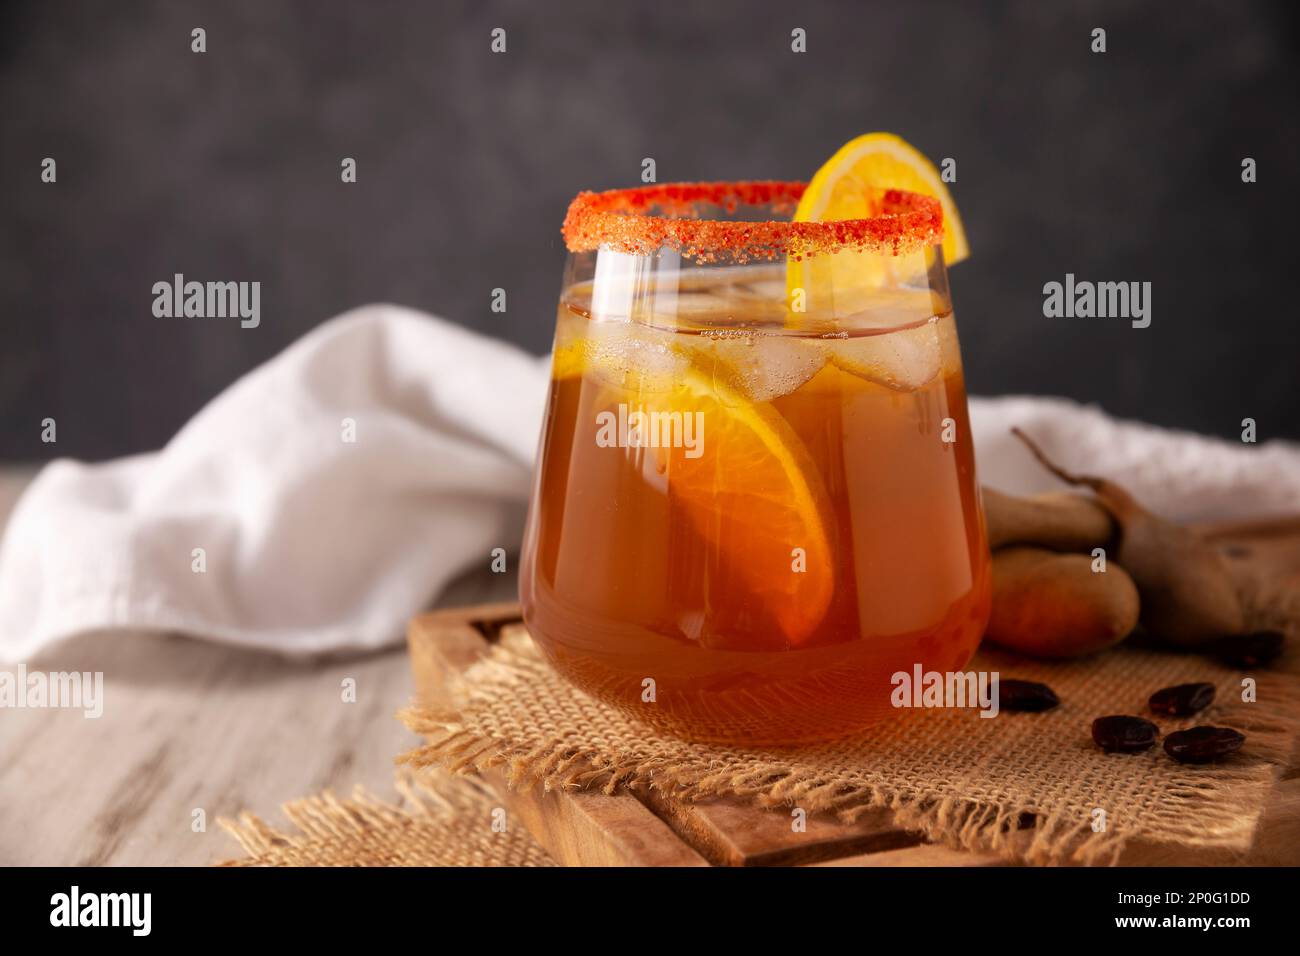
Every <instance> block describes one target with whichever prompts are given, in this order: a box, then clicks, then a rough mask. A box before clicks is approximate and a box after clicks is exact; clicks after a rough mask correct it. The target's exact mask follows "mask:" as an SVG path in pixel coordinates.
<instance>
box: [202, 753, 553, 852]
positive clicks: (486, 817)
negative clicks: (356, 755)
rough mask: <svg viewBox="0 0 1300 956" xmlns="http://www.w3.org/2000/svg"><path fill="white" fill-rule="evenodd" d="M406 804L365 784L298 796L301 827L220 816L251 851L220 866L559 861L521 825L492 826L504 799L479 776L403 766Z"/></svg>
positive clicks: (292, 812)
mask: <svg viewBox="0 0 1300 956" xmlns="http://www.w3.org/2000/svg"><path fill="white" fill-rule="evenodd" d="M397 789H398V791H399V792H400V794H401V804H400V805H397V804H389V803H384V802H382V801H380V800H378V799H376V798H375V797H373V796H371V795H370V794H367V793H366V792H365V791H363V790H360V789H359V790H358V791H357V792H356V793H355V794H354V795H353V797H352V798H351V799H348V800H344V799H339V798H338V797H336V796H334V795H333V794H332V793H328V792H326V793H322V794H319V795H318V796H315V797H308V798H306V799H303V800H295V801H293V802H292V803H288V804H285V806H284V812H285V815H286V816H287V817H288V818H289V820H290V822H291V823H292V824H293V826H294V828H295V830H296V832H285V831H280V830H276V829H274V828H273V827H271V826H269V825H268V824H267V823H266V822H265V821H263V820H262V819H260V818H259V817H256V816H254V815H253V814H251V813H242V814H240V816H239V819H238V820H227V819H222V820H219V821H218V822H219V823H220V824H221V826H222V828H223V829H224V830H226V832H228V833H230V834H231V835H232V836H233V837H234V838H235V839H236V840H238V841H239V844H240V845H241V846H242V847H243V848H244V850H245V852H246V853H248V856H247V857H246V858H243V859H239V860H227V861H225V862H224V863H221V864H219V865H220V866H553V865H554V863H553V862H552V861H551V858H550V857H549V856H548V855H547V854H546V851H545V850H543V849H542V848H541V847H540V846H538V845H537V844H536V843H535V842H534V841H533V839H532V837H530V836H529V835H528V833H527V831H525V830H523V829H522V828H516V827H514V826H510V825H509V824H508V823H507V827H506V828H505V829H503V830H497V829H494V828H493V825H492V824H493V822H494V820H495V819H500V818H497V817H495V816H494V813H495V812H496V811H497V810H498V808H499V807H500V799H499V798H498V797H497V796H496V795H495V794H493V793H492V792H491V791H490V790H488V789H487V788H486V787H485V786H483V785H482V784H481V783H480V782H479V781H477V780H474V779H473V778H464V777H457V778H452V777H450V776H449V775H447V774H444V773H439V772H437V771H431V772H427V773H421V774H419V775H418V776H417V775H414V774H410V773H399V774H398V777H397Z"/></svg>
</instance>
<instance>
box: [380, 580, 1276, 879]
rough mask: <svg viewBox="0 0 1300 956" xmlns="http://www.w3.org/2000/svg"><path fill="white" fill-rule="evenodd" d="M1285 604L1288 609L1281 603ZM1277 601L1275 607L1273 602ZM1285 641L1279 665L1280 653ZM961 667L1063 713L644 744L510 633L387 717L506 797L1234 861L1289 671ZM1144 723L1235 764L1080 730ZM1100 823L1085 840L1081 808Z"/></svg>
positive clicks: (1148, 659)
mask: <svg viewBox="0 0 1300 956" xmlns="http://www.w3.org/2000/svg"><path fill="white" fill-rule="evenodd" d="M1291 597H1292V598H1293V597H1294V596H1291ZM1288 600H1290V598H1288ZM1254 616H1255V622H1256V624H1257V625H1262V624H1265V623H1268V624H1272V625H1273V626H1278V625H1279V624H1280V623H1284V624H1285V625H1286V626H1287V627H1288V628H1293V627H1294V622H1295V618H1294V616H1292V615H1291V611H1290V608H1288V611H1287V614H1286V615H1280V614H1279V613H1278V612H1277V608H1276V607H1270V608H1263V609H1260V608H1257V609H1256V613H1255V615H1254ZM1295 637H1296V635H1295V633H1292V634H1291V641H1290V645H1289V646H1290V648H1291V650H1290V651H1289V655H1290V656H1291V657H1292V658H1293V657H1294V655H1295ZM970 667H971V669H979V670H996V671H999V672H1000V673H1001V675H1002V676H1003V677H1017V678H1023V679H1028V680H1038V681H1043V682H1046V683H1048V684H1050V685H1051V686H1052V687H1053V688H1054V689H1055V690H1056V692H1057V694H1058V695H1059V696H1060V698H1061V705H1060V706H1059V707H1057V708H1056V709H1054V710H1052V711H1048V712H1046V713H1040V714H1031V713H1009V712H1003V713H1002V714H1001V715H999V716H998V717H996V718H993V719H985V718H980V717H979V716H978V715H977V714H976V713H975V712H974V711H956V710H927V711H913V712H910V713H909V715H908V719H904V720H899V721H895V722H891V723H887V724H884V725H881V726H879V727H877V728H875V729H872V730H871V731H869V732H867V733H864V734H862V735H860V736H858V737H854V738H850V739H847V740H842V741H839V742H837V743H834V744H829V745H822V746H817V747H809V748H802V749H799V750H796V751H782V750H763V749H753V750H747V749H740V748H735V747H724V746H713V745H703V744H691V743H684V742H681V741H678V740H674V739H670V738H666V737H661V736H656V735H653V734H651V733H648V732H647V730H646V728H645V727H644V726H643V725H641V724H639V723H637V722H635V721H634V720H631V719H629V718H627V717H625V716H623V715H622V714H621V713H620V712H619V711H618V710H616V709H615V708H613V707H610V706H607V705H605V704H602V703H600V702H598V701H596V700H594V699H592V698H589V697H587V696H586V695H584V694H582V693H581V692H579V691H578V690H576V689H575V688H574V687H572V686H571V685H570V684H569V683H568V682H567V681H565V680H564V679H563V678H562V677H560V676H559V675H558V674H557V673H556V672H555V671H554V670H552V669H551V667H550V666H549V665H548V664H547V663H546V662H545V661H544V660H543V659H542V657H541V655H540V652H539V651H538V650H537V648H536V647H535V645H534V644H533V642H532V640H531V638H530V637H529V636H528V634H527V632H526V631H525V630H524V629H523V627H522V626H513V627H507V628H505V629H503V631H502V634H501V638H500V640H499V642H498V643H497V644H496V645H495V646H494V647H493V648H492V650H491V651H490V652H489V653H488V654H487V656H485V657H484V658H483V659H482V660H480V661H478V662H476V663H475V664H473V665H472V666H471V667H470V668H469V669H468V670H467V671H466V672H465V673H464V674H463V675H462V678H461V679H460V680H458V681H456V682H455V685H454V686H453V687H452V688H451V691H452V706H451V707H444V708H438V709H435V708H430V707H427V706H423V705H419V704H417V705H415V706H413V707H411V708H409V709H408V710H406V711H404V712H403V713H402V715H401V716H402V719H403V720H404V721H405V722H406V724H407V726H409V727H410V728H411V729H412V730H414V731H415V732H416V733H419V734H421V735H422V736H424V737H425V738H426V740H427V741H428V743H427V744H426V745H424V746H422V747H420V748H418V749H416V750H413V751H411V752H410V753H408V754H405V755H404V756H403V757H402V758H401V759H402V760H403V761H404V762H406V763H407V764H409V765H412V766H414V767H416V768H427V767H433V766H438V767H443V768H446V769H448V770H451V771H453V772H458V773H470V772H474V771H477V770H483V769H487V768H493V767H495V768H501V769H503V770H504V771H505V773H506V775H507V778H508V780H509V781H510V783H511V785H512V786H515V787H526V786H541V787H544V788H547V789H555V788H560V787H589V788H600V789H602V790H603V791H605V792H613V791H615V790H616V789H618V788H620V787H654V788H658V789H660V790H662V791H664V792H666V793H669V794H671V795H674V796H676V797H678V798H682V799H687V800H695V799H702V798H706V797H714V796H722V795H731V796H735V797H741V798H746V799H749V800H752V801H754V802H755V803H758V804H760V805H762V806H775V805H789V806H799V807H803V808H804V809H805V810H807V811H808V812H810V813H812V812H817V811H825V812H831V813H834V814H837V815H838V816H839V817H840V818H842V819H844V820H846V821H851V820H853V819H854V818H855V817H857V816H859V815H860V814H862V813H863V812H864V811H866V810H868V809H869V808H873V807H888V808H890V809H892V810H893V811H894V814H895V818H896V822H897V824H898V825H899V826H901V827H904V828H907V829H911V830H920V831H922V832H924V834H925V835H926V836H927V837H928V838H929V839H931V840H934V841H936V842H943V843H946V844H948V845H953V846H959V847H964V848H968V849H972V850H981V851H991V852H996V853H1002V854H1004V855H1007V856H1011V857H1014V858H1017V859H1020V860H1023V861H1026V862H1031V863H1081V864H1096V863H1114V862H1116V861H1117V860H1118V858H1119V855H1120V853H1121V851H1122V850H1123V848H1124V847H1125V846H1126V845H1127V844H1128V843H1129V842H1130V841H1134V840H1142V841H1144V842H1150V843H1155V844H1179V845H1183V846H1190V847H1204V848H1216V849H1226V850H1230V851H1244V850H1246V849H1248V848H1249V847H1250V845H1251V842H1252V837H1253V834H1254V832H1255V829H1256V825H1257V824H1258V822H1259V818H1260V816H1261V812H1262V810H1263V808H1264V806H1265V804H1266V802H1267V800H1268V798H1269V795H1270V792H1271V791H1272V789H1273V786H1274V783H1275V780H1276V778H1277V775H1278V771H1279V769H1280V768H1281V767H1283V766H1285V765H1287V764H1288V763H1289V761H1290V757H1291V754H1292V750H1293V747H1294V744H1295V739H1296V733H1297V730H1298V729H1300V690H1298V686H1297V685H1298V684H1300V681H1297V679H1296V677H1294V676H1292V675H1291V674H1290V673H1287V672H1286V671H1287V670H1288V667H1286V666H1284V667H1283V668H1276V667H1275V668H1274V669H1272V670H1270V671H1257V672H1254V673H1252V674H1251V675H1250V676H1251V677H1252V678H1254V679H1255V680H1256V681H1257V701H1256V702H1253V703H1246V702H1243V701H1242V681H1243V678H1244V677H1245V676H1246V675H1243V674H1242V673H1241V672H1239V671H1235V670H1230V669H1229V668H1227V667H1225V666H1223V665H1220V664H1218V663H1216V662H1214V661H1212V660H1210V659H1208V658H1205V657H1201V656H1197V655H1190V654H1177V653H1170V652H1166V651H1160V650H1150V649H1142V648H1139V647H1128V646H1125V647H1122V648H1120V649H1117V650H1114V651H1111V652H1108V653H1105V654H1101V655H1098V656H1096V657H1093V658H1090V659H1085V660H1079V661H1072V662H1064V663H1042V662H1034V661H1031V660H1029V659H1026V658H1020V657H1015V656H1011V655H1007V654H1002V653H998V652H995V651H987V650H982V651H981V652H980V653H979V655H978V656H977V657H976V659H975V661H974V662H972V664H971V665H970ZM1192 681H1209V682H1212V683H1213V684H1215V686H1216V688H1217V697H1216V702H1215V703H1214V705H1212V706H1211V707H1210V708H1209V709H1208V710H1206V711H1204V712H1202V713H1201V714H1198V715H1197V716H1196V717H1195V718H1191V719H1182V720H1177V719H1161V718H1154V717H1151V715H1150V714H1149V713H1148V708H1147V703H1146V702H1147V698H1148V697H1149V696H1150V695H1151V693H1152V692H1153V691H1155V690H1158V689H1159V688H1162V687H1167V686H1170V685H1174V684H1183V683H1189V682H1192ZM1122 713H1128V714H1135V715H1143V716H1147V717H1151V719H1153V720H1154V721H1155V722H1156V723H1157V724H1158V725H1159V726H1160V728H1161V730H1162V732H1164V733H1167V732H1169V731H1172V730H1176V729H1180V728H1182V727H1187V726H1193V725H1195V724H1204V723H1212V724H1216V725H1226V726H1230V727H1234V728H1237V729H1238V730H1241V731H1242V732H1243V733H1245V734H1246V736H1247V742H1246V745H1245V747H1244V748H1243V750H1242V751H1241V752H1240V753H1239V754H1238V755H1236V756H1234V757H1232V758H1229V759H1227V760H1224V761H1222V762H1220V763H1216V764H1211V765H1202V766H1194V765H1182V764H1179V763H1177V762H1175V761H1174V760H1172V759H1171V758H1170V757H1169V756H1167V755H1166V754H1165V753H1164V751H1163V750H1162V749H1161V747H1160V746H1159V745H1157V746H1155V747H1153V748H1152V749H1151V750H1149V751H1147V752H1145V753H1141V754H1105V753H1102V752H1101V751H1100V750H1099V749H1098V748H1097V747H1096V746H1095V745H1094V744H1093V743H1092V741H1091V737H1090V733H1089V727H1090V724H1091V722H1092V720H1093V719H1094V718H1095V717H1098V716H1101V715H1103V714H1122ZM1098 808H1100V809H1101V810H1104V811H1105V827H1104V829H1100V830H1098V829H1095V827H1094V821H1095V820H1096V819H1097V817H1096V816H1095V815H1094V810H1096V809H1098Z"/></svg>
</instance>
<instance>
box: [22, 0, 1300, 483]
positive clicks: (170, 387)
mask: <svg viewBox="0 0 1300 956" xmlns="http://www.w3.org/2000/svg"><path fill="white" fill-rule="evenodd" d="M1297 6H1300V5H1297V4H1294V3H1292V4H1280V5H1277V6H1270V5H1263V4H1247V3H1222V4H1211V3H1196V2H1190V3H1158V4H1154V3H1153V4H1146V5H1141V4H1134V3H1121V2H1114V3H1101V2H1095V3H1078V4H1071V5H1064V4H1057V3H1042V2H1023V3H1012V4H1006V5H993V6H990V5H977V4H973V3H961V4H956V3H954V4H929V3H915V2H913V3H898V4H889V5H884V4H863V3H834V2H825V3H793V2H791V3H759V2H750V3H721V2H710V3H703V2H696V3H672V4H670V3H667V2H661V3H657V4H644V3H643V4H633V3H615V2H613V0H603V2H593V3H578V2H567V3H561V2H555V0H550V2H546V3H540V2H518V3H495V4H490V3H475V4H469V3H466V4H463V5H460V4H456V5H450V4H444V5H435V4H429V3H415V2H410V3H397V2H373V0H372V2H368V3H353V4H343V3H323V2H316V3H306V2H303V3H271V2H263V0H249V2H227V3H221V4H216V3H213V4H209V5H191V4H187V3H181V2H174V0H172V2H155V3H138V2H115V3H111V4H110V3H94V4H91V3H84V4H76V3H60V2H48V0H26V2H18V0H8V2H6V3H5V4H4V5H3V6H2V7H0V10H3V12H2V13H0V117H2V121H3V128H4V146H3V150H2V151H0V164H2V167H0V216H2V217H3V218H2V231H0V323H3V325H2V326H0V458H7V459H35V458H41V457H46V456H49V455H51V454H52V453H55V452H57V453H58V454H71V455H77V456H82V457H89V458H101V457H106V456H111V455H117V454H122V453H126V452H133V451H139V450H142V449H146V448H150V447H155V446H158V445H161V444H162V443H164V442H165V441H166V440H167V438H168V437H169V436H170V435H171V434H172V433H173V432H174V431H175V430H176V429H177V428H178V427H179V426H180V425H181V424H182V423H183V422H184V420H185V419H186V418H187V417H188V416H189V415H191V414H192V413H193V412H194V411H196V410H197V409H198V408H199V407H200V406H201V405H202V404H203V403H204V402H206V401H207V400H209V399H210V398H211V397H212V396H214V395H215V394H216V393H217V392H218V391H220V390H221V389H222V388H223V387H224V386H225V385H227V384H228V383H229V382H231V381H232V380H233V379H234V378H236V377H237V376H238V375H239V374H241V373H242V372H244V371H246V370H248V369H250V368H252V367H253V366H254V365H256V364H257V363H259V362H261V361H263V360H264V359H266V358H268V357H269V356H271V355H273V354H274V353H275V352H276V351H278V350H279V349H281V348H283V347H284V346H285V345H287V344H288V343H289V342H291V341H293V340H294V339H295V338H297V337H298V336H300V335H301V334H303V333H304V332H306V331H307V330H309V329H311V328H312V327H313V326H314V325H316V324H317V323H319V322H321V321H322V320H324V319H326V318H328V317H329V316H330V315H332V314H335V313H337V312H339V311H342V310H344V309H347V308H349V307H351V306H354V305H358V304H361V303H364V302H370V301H375V300H388V301H393V302H399V303H403V304H406V305H411V306H415V307H418V308H422V309H428V310H431V311H434V312H437V313H439V314H442V315H444V316H446V317H448V318H450V319H452V320H454V321H456V322H459V323H462V324H464V325H467V326H470V327H473V328H476V329H479V330H482V331H484V332H488V333H490V334H493V335H498V336H501V337H503V338H508V339H511V340H514V341H516V342H518V343H520V344H521V345H523V346H524V347H526V348H528V349H530V350H532V351H534V352H541V351H544V350H545V349H546V348H547V347H548V345H549V339H550V335H551V333H552V323H553V311H552V309H553V305H552V303H553V302H554V300H555V296H556V293H557V291H558V285H559V280H560V269H561V265H562V262H563V256H564V251H563V247H562V244H561V242H560V238H559V226H560V221H561V219H562V218H563V214H564V209H565V206H566V205H567V203H568V200H569V199H570V198H571V197H572V196H573V194H574V193H575V192H577V191H578V190H579V189H581V188H610V187H614V186H621V185H630V184H633V183H634V182H635V181H636V180H637V178H638V176H639V172H640V163H641V159H642V158H643V157H646V156H652V157H654V158H655V160H656V161H657V164H658V173H659V179H660V180H661V181H666V180H669V179H726V178H743V177H750V178H806V177H807V176H808V175H809V174H811V172H812V171H813V170H814V169H816V167H817V166H818V165H819V164H820V163H821V162H822V161H823V160H824V159H825V158H826V157H828V156H829V155H830V154H831V153H832V152H833V151H834V150H835V149H836V148H837V147H838V146H839V145H840V144H841V143H842V142H843V141H845V140H847V139H848V138H850V137H851V136H854V135H856V134H858V133H861V132H866V131H869V130H873V129H886V130H894V131H897V132H899V133H901V134H902V135H903V136H904V137H905V138H907V139H909V140H910V141H912V142H913V143H915V144H916V145H917V146H918V147H919V148H921V149H922V150H923V151H924V152H926V153H928V154H929V155H930V156H931V157H933V158H935V159H936V160H938V159H939V158H941V157H945V156H952V157H954V158H956V160H957V162H958V181H957V184H956V186H955V187H954V188H955V192H956V196H957V198H958V201H959V203H960V206H961V209H962V213H963V216H964V218H965V221H966V224H967V228H968V231H969V235H970V239H971V244H972V246H973V248H974V256H973V257H972V258H971V259H970V260H969V261H968V262H966V263H965V264H963V265H962V266H961V267H960V268H958V269H955V270H954V272H953V286H954V296H955V299H956V303H957V314H958V318H959V326H960V330H961V336H962V344H963V349H964V352H965V357H966V364H967V379H968V384H969V386H970V389H971V391H972V392H975V393H984V394H991V393H1003V392H1034V393H1048V394H1059V395H1067V396H1071V397H1073V398H1077V399H1081V400H1085V401H1091V402H1097V403H1100V404H1101V405H1102V406H1103V407H1105V408H1106V409H1107V410H1109V411H1111V412H1113V413H1117V414H1120V415H1124V416H1130V417H1136V418H1142V419H1146V420H1148V421H1153V422H1157V423H1160V424H1165V425H1173V426H1183V427H1190V428H1195V429H1198V430H1201V431H1204V432H1209V433H1213V434H1219V435H1224V436H1231V437H1235V436H1237V435H1238V433H1239V430H1240V425H1239V422H1240V421H1241V419H1242V418H1243V417H1245V416H1251V417H1254V418H1256V419H1258V421H1259V425H1260V437H1261V438H1269V437H1275V436H1279V435H1287V436H1291V437H1300V414H1298V413H1300V407H1298V406H1300V401H1298V399H1297V389H1296V384H1295V379H1296V369H1297V364H1298V363H1297V353H1298V349H1297V345H1298V344H1300V332H1297V318H1296V315H1295V310H1294V308H1293V305H1292V303H1293V301H1294V297H1295V292H1294V290H1293V289H1292V288H1291V284H1292V283H1293V281H1294V279H1295V272H1296V266H1297V264H1298V262H1297V258H1298V257H1297V253H1296V235H1295V231H1294V230H1295V222H1296V219H1295V217H1296V212H1297V203H1296V186H1295V172H1296V169H1297V144H1298V139H1300V137H1298V136H1297V116H1298V115H1300V110H1298V109H1297V90H1298V89H1300V84H1298V83H1297V79H1300V77H1298V76H1297V73H1298V70H1297V19H1296V13H1295V9H1296V7H1297ZM195 26H203V27H204V28H205V29H206V30H207V34H208V52H207V53H206V54H204V55H196V54H193V53H191V52H190V30H191V29H192V28H193V27H195ZM496 26H502V27H505V28H506V29H507V31H508V52H507V53H506V54H505V55H493V54H492V53H491V52H490V51H489V31H490V30H491V29H492V28H493V27H496ZM796 26H800V27H803V28H804V29H806V30H807V34H808V52H807V53H806V54H803V55H797V54H794V53H792V52H791V51H790V30H791V29H792V28H793V27H796ZM1095 26H1103V27H1105V28H1106V29H1107V31H1108V40H1109V52H1107V53H1105V54H1104V55H1095V54H1093V53H1091V52H1090V50H1089V43H1090V37H1089V34H1090V31H1091V29H1092V28H1093V27H1095ZM45 156H52V157H55V158H56V159H57V161H58V173H59V178H58V183H57V185H45V184H42V183H41V182H40V179H39V174H40V162H41V159H42V158H43V157H45ZM344 156H353V157H355V158H356V159H357V161H358V165H359V182H358V183H357V184H355V185H343V184H342V183H341V182H340V181H339V162H340V159H341V158H342V157H344ZM1243 156H1253V157H1255V158H1256V159H1257V160H1258V163H1259V179H1260V181H1259V182H1258V183H1257V184H1255V185H1245V184H1243V183H1242V182H1241V180H1240V162H1241V159H1242V157H1243ZM175 272H183V273H184V274H185V275H186V277H187V278H192V279H200V280H208V279H214V280H216V279H219V280H259V281H260V282H261V283H262V313H263V317H262V324H261V327H260V328H257V329H252V330H241V329H240V328H239V327H238V324H237V323H235V322H231V321H225V322H222V321H205V320H200V319H181V318H178V319H157V318H154V317H153V315H152V314H151V305H152V300H153V296H152V292H151V286H152V285H153V283H154V282H157V281H159V280H166V279H169V278H170V277H171V276H172V274H173V273H175ZM1066 272H1074V273H1075V274H1076V275H1077V276H1079V277H1080V278H1089V279H1094V280H1147V281H1151V282H1152V283H1153V284H1154V292H1153V307H1154V312H1153V323H1152V326H1151V327H1150V328H1149V329H1145V330H1140V331H1138V330H1133V329H1130V328H1129V327H1128V325H1127V323H1126V322H1123V321H1117V320H1102V319H1091V320H1087V319H1075V320H1069V319H1057V320H1049V319H1045V318H1044V317H1043V315H1042V292H1041V290H1042V286H1043V283H1044V282H1047V281H1050V280H1052V279H1056V280H1060V279H1061V278H1063V276H1064V274H1065V273H1066ZM497 286H501V287H504V288H506V289H507V290H508V294H509V305H510V308H509V311H508V312H507V313H506V314H504V315H500V314H494V313H492V312H491V311H490V309H489V304H490V302H489V296H490V291H491V289H492V288H494V287H497ZM503 387H508V386H507V384H505V383H503ZM46 416H53V417H54V418H56V419H57V420H58V423H59V442H58V444H57V446H49V445H43V444H42V443H41V442H40V426H39V423H40V420H41V419H42V418H44V417H46Z"/></svg>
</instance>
